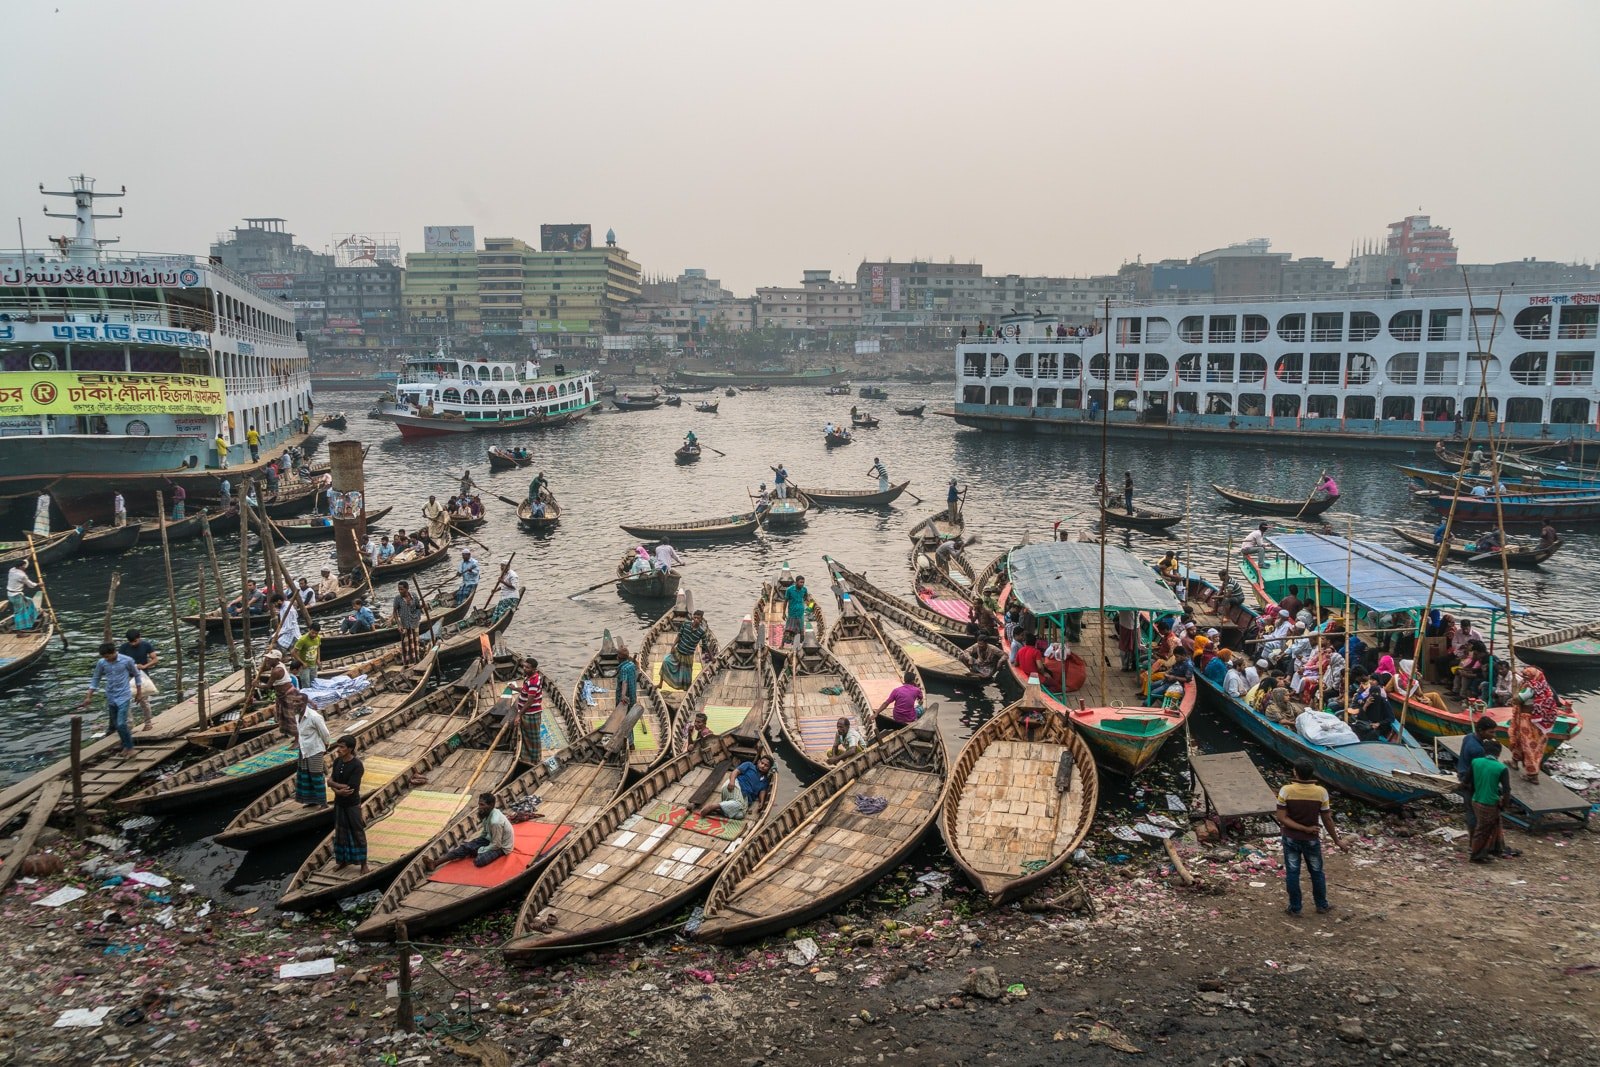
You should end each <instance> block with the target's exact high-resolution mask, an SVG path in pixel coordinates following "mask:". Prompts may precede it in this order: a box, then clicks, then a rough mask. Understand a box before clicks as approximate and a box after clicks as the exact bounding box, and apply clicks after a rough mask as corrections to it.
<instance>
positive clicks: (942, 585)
mask: <svg viewBox="0 0 1600 1067" xmlns="http://www.w3.org/2000/svg"><path fill="white" fill-rule="evenodd" d="M910 563H911V570H912V574H913V578H912V590H913V593H914V595H915V596H916V598H917V603H919V604H921V605H922V606H923V607H924V608H926V609H928V610H929V611H931V612H933V613H934V614H936V615H942V616H944V617H945V618H946V619H949V620H950V622H951V623H952V624H953V625H956V626H961V627H965V626H966V625H967V624H968V623H970V622H972V621H973V620H974V617H975V616H974V611H973V609H974V608H975V607H976V606H977V592H976V590H977V575H975V574H974V573H973V572H972V564H970V563H968V562H967V558H966V556H964V555H962V554H961V553H960V552H959V551H958V552H956V553H955V555H953V556H950V557H949V562H948V563H947V564H946V563H943V562H941V560H940V559H939V558H938V557H937V556H936V555H935V554H934V553H933V552H929V551H927V550H926V549H925V548H924V547H923V546H920V545H912V546H911V556H910Z"/></svg>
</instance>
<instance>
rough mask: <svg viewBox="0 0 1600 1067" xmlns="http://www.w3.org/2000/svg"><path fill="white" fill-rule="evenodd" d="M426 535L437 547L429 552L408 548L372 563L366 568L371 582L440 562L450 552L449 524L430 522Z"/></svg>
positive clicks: (401, 574)
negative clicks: (381, 560) (387, 558)
mask: <svg viewBox="0 0 1600 1067" xmlns="http://www.w3.org/2000/svg"><path fill="white" fill-rule="evenodd" d="M428 535H429V536H430V537H432V538H433V541H434V544H436V545H438V546H439V547H438V548H435V549H434V550H433V551H431V552H430V551H428V550H426V549H421V548H408V549H406V550H405V551H404V552H397V553H395V554H394V556H392V557H391V558H390V559H389V560H387V561H386V562H383V563H378V564H374V565H373V566H371V567H369V568H367V570H368V572H369V573H370V574H371V575H372V583H373V584H374V585H376V584H377V583H379V582H386V581H388V580H389V579H391V578H399V577H401V576H403V575H407V574H410V573H412V572H413V571H420V570H422V569H423V568H424V567H431V566H433V565H434V564H435V563H439V562H442V561H443V560H444V558H445V557H446V556H448V555H449V554H450V524H449V523H447V522H446V523H435V524H432V525H430V526H429V527H428Z"/></svg>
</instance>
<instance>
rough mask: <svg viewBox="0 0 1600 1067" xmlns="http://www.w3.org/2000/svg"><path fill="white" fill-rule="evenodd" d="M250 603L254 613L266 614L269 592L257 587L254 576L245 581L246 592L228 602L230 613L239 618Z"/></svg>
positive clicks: (249, 606)
mask: <svg viewBox="0 0 1600 1067" xmlns="http://www.w3.org/2000/svg"><path fill="white" fill-rule="evenodd" d="M247 605H248V610H249V612H250V614H252V615H265V614H266V613H267V594H265V593H263V592H262V591H261V590H260V589H257V588H256V582H255V579H254V578H250V579H247V580H246V581H245V583H244V592H242V593H240V594H239V595H238V596H236V597H234V598H233V599H232V600H231V601H229V602H228V614H229V615H231V616H233V617H234V618H235V619H237V618H238V617H239V616H240V615H241V614H242V613H243V612H244V611H245V610H246V606H247Z"/></svg>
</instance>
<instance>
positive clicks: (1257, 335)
mask: <svg viewBox="0 0 1600 1067" xmlns="http://www.w3.org/2000/svg"><path fill="white" fill-rule="evenodd" d="M1266 339H1267V317H1266V316H1265V315H1246V316H1245V317H1244V327H1243V328H1242V329H1241V330H1240V331H1239V340H1241V341H1243V342H1245V343H1246V344H1255V343H1256V342H1257V341H1265V340H1266Z"/></svg>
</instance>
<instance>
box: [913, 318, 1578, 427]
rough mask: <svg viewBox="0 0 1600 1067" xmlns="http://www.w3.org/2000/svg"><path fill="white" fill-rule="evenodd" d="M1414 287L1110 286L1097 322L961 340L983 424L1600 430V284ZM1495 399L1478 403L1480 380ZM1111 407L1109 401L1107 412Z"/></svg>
mask: <svg viewBox="0 0 1600 1067" xmlns="http://www.w3.org/2000/svg"><path fill="white" fill-rule="evenodd" d="M1471 297H1472V299H1471V301H1470V302H1469V300H1468V294H1467V292H1466V291H1465V290H1429V291H1425V292H1424V291H1415V292H1414V291H1410V290H1408V289H1406V288H1403V287H1400V286H1395V287H1393V288H1391V289H1386V290H1383V291H1380V292H1371V293H1342V294H1337V295H1328V296H1326V297H1304V298H1294V299H1286V298H1278V297H1273V298H1260V299H1235V300H1214V301H1210V302H1204V303H1201V302H1195V303H1183V302H1174V303H1147V304H1139V303H1122V304H1118V303H1113V304H1111V306H1110V307H1109V309H1107V311H1106V312H1105V313H1103V314H1102V315H1101V316H1100V320H1099V321H1098V322H1096V323H1095V325H1094V326H1093V327H1091V328H1089V329H1083V328H1078V329H1075V330H1073V329H1063V328H1062V326H1061V324H1060V323H1059V322H1057V321H1056V320H1055V319H1052V318H1049V317H1046V316H1034V315H1013V316H1009V317H1007V318H1005V319H1004V320H1002V321H1001V323H1000V324H999V326H998V328H996V330H995V331H994V333H995V334H996V336H993V337H983V338H980V339H978V340H976V341H971V342H969V343H966V344H962V345H959V346H957V349H956V375H957V381H956V395H955V407H954V410H953V411H951V412H946V413H945V414H951V415H953V416H954V417H955V419H956V421H957V422H959V423H961V424H962V425H966V426H973V427H977V428H980V429H989V430H1005V431H1022V432H1044V433H1067V434H1098V433H1100V431H1101V424H1102V421H1104V422H1106V423H1107V424H1108V428H1109V432H1110V433H1111V434H1112V435H1115V436H1119V437H1152V436H1153V437H1157V438H1161V437H1170V438H1172V439H1177V437H1178V435H1184V436H1185V437H1186V438H1187V439H1188V440H1190V441H1193V440H1197V439H1201V440H1203V439H1205V438H1206V437H1209V436H1215V437H1217V438H1219V439H1222V437H1223V435H1226V440H1229V441H1235V442H1237V441H1247V442H1253V443H1265V442H1271V443H1273V444H1294V443H1307V444H1312V445H1317V444H1324V443H1328V442H1332V441H1337V440H1341V439H1348V440H1350V441H1352V442H1354V443H1359V444H1363V445H1378V446H1384V445H1389V446H1394V447H1397V448H1404V449H1414V448H1416V446H1417V445H1418V443H1419V442H1421V443H1431V442H1433V441H1435V440H1438V439H1441V438H1449V437H1454V436H1461V435H1463V434H1464V432H1465V428H1466V426H1465V424H1466V423H1469V422H1471V421H1472V420H1477V421H1478V422H1479V423H1480V425H1479V426H1477V427H1476V428H1475V430H1476V435H1477V436H1478V437H1479V438H1480V439H1481V437H1482V436H1483V431H1484V429H1485V428H1487V427H1489V426H1492V428H1493V430H1494V432H1495V433H1496V434H1498V435H1501V436H1504V437H1505V438H1507V439H1508V440H1509V441H1510V442H1512V443H1532V442H1544V443H1551V442H1557V441H1563V440H1567V441H1592V440H1595V439H1597V438H1600V410H1597V408H1600V405H1597V400H1600V398H1597V396H1596V393H1595V385H1594V370H1595V354H1596V349H1597V333H1600V293H1591V292H1573V291H1570V290H1554V289H1552V290H1520V289H1519V290H1517V291H1516V292H1504V293H1501V292H1497V291H1481V290H1479V291H1474V292H1473V293H1472V294H1471ZM1485 386H1486V392H1485V396H1486V399H1484V400H1482V401H1481V402H1480V398H1479V394H1480V389H1483V388H1484V387H1485ZM1102 416H1104V418H1103V419H1102Z"/></svg>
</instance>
